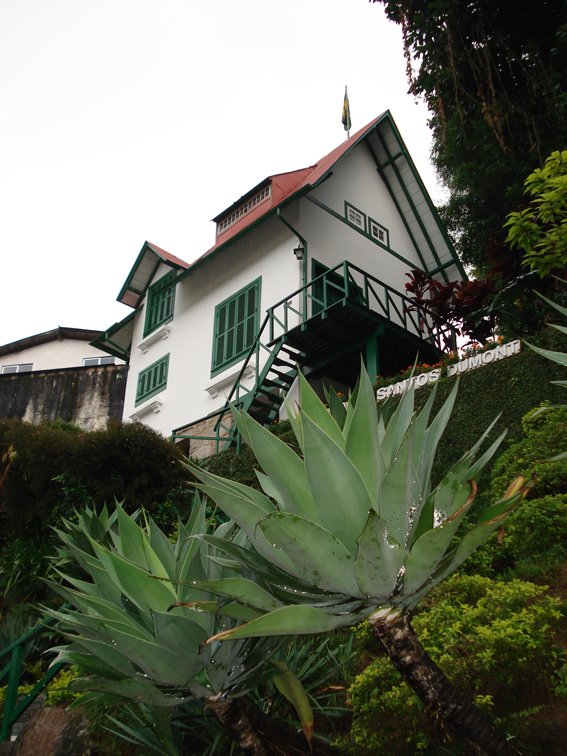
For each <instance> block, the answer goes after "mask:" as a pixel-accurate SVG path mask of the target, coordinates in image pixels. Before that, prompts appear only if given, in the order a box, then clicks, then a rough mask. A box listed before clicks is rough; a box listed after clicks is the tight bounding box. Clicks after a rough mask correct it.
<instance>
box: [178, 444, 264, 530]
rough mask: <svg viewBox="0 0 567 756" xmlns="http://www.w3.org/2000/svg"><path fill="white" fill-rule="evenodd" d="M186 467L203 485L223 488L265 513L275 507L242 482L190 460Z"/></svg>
mask: <svg viewBox="0 0 567 756" xmlns="http://www.w3.org/2000/svg"><path fill="white" fill-rule="evenodd" d="M270 435H272V434H270ZM186 467H188V468H189V469H190V470H191V472H192V473H193V475H194V476H195V477H196V478H198V479H199V480H200V481H201V482H202V483H204V484H205V485H208V486H213V487H214V488H218V489H223V490H224V491H226V492H227V493H230V494H232V495H235V496H240V497H242V498H243V499H248V500H249V501H251V502H252V503H253V504H255V505H256V506H257V507H258V508H259V509H261V510H263V511H264V512H265V513H266V514H269V513H270V512H273V511H274V509H275V507H274V505H273V503H272V502H271V501H270V500H269V499H268V498H267V497H266V496H264V494H262V493H261V492H260V491H256V489H255V488H251V487H250V486H246V485H244V483H238V482H236V481H234V480H228V479H227V478H223V477H222V476H221V475H215V474H214V473H210V472H209V471H208V470H203V469H202V468H200V467H197V466H196V465H194V464H193V463H192V462H187V463H186ZM197 532H201V533H204V532H205V530H204V529H203V530H201V531H197Z"/></svg>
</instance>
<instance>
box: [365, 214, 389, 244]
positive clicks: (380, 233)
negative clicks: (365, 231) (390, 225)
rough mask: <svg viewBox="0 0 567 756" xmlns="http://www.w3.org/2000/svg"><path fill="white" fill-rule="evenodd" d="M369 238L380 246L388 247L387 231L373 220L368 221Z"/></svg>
mask: <svg viewBox="0 0 567 756" xmlns="http://www.w3.org/2000/svg"><path fill="white" fill-rule="evenodd" d="M369 228H370V236H371V237H372V238H373V239H376V241H379V242H380V243H381V244H384V245H386V246H389V234H388V229H387V228H384V226H381V225H380V224H379V223H376V221H375V220H372V219H370V222H369Z"/></svg>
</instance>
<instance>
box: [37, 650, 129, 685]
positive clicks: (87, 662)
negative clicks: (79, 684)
mask: <svg viewBox="0 0 567 756" xmlns="http://www.w3.org/2000/svg"><path fill="white" fill-rule="evenodd" d="M73 648H75V647H74V646H56V647H55V648H51V649H50V652H56V653H57V655H56V656H55V658H54V659H52V661H51V664H50V667H53V666H54V665H55V664H59V663H60V662H62V663H63V664H71V665H75V666H76V667H79V668H80V669H81V670H82V671H83V672H87V673H89V674H92V675H97V676H98V675H100V676H101V677H105V678H110V679H113V680H123V679H124V674H123V673H122V672H119V671H118V670H116V669H114V668H112V667H109V666H108V665H107V664H105V663H104V662H103V661H101V660H100V659H98V658H97V657H96V656H93V655H92V654H86V653H84V652H81V651H75V650H72V649H73Z"/></svg>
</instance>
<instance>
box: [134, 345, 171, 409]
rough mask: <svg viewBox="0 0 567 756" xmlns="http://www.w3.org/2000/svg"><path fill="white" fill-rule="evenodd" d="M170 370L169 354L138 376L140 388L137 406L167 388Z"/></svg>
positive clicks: (137, 390)
mask: <svg viewBox="0 0 567 756" xmlns="http://www.w3.org/2000/svg"><path fill="white" fill-rule="evenodd" d="M168 368H169V354H166V356H165V357H162V358H161V359H160V360H158V361H157V362H154V363H153V365H150V366H149V367H147V368H146V369H145V370H142V371H141V372H140V374H139V375H138V386H137V388H136V404H140V403H141V402H145V401H146V399H149V398H150V397H152V396H155V395H156V394H159V392H160V391H163V390H164V388H165V387H166V386H167V372H168Z"/></svg>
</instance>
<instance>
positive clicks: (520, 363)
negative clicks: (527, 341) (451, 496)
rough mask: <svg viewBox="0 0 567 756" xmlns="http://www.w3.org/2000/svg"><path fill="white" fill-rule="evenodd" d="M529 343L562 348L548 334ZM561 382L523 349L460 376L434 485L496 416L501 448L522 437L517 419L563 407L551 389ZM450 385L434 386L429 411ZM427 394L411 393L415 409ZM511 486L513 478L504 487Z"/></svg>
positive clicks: (556, 369) (450, 381) (555, 371)
mask: <svg viewBox="0 0 567 756" xmlns="http://www.w3.org/2000/svg"><path fill="white" fill-rule="evenodd" d="M532 341H533V342H534V343H538V344H540V345H542V346H545V348H548V349H558V348H559V349H560V348H561V347H562V344H561V343H560V340H559V338H558V337H557V336H556V335H555V334H554V333H553V332H552V331H551V330H550V331H549V332H543V333H542V334H540V335H539V337H538V338H537V339H532ZM563 377H564V370H563V369H562V368H561V366H559V365H554V364H553V363H551V362H550V361H549V360H546V359H544V358H543V357H540V356H539V355H537V354H535V353H534V352H532V351H531V350H529V349H528V348H527V347H525V346H524V345H522V351H521V353H520V354H518V355H515V356H513V357H508V358H507V359H504V360H501V361H500V362H496V363H492V364H490V365H486V366H484V367H481V368H478V369H477V370H472V371H470V372H468V373H464V374H463V375H462V376H461V379H460V386H459V394H458V398H457V402H456V404H455V407H454V409H453V412H452V414H451V419H450V421H449V424H448V426H447V430H446V431H445V434H444V436H443V438H442V440H441V443H440V444H439V447H438V453H437V458H436V460H435V465H434V468H433V480H434V481H436V480H437V479H438V477H439V475H440V474H441V473H442V472H443V471H445V470H447V469H448V468H449V467H450V466H451V465H453V464H454V463H455V462H456V461H457V459H459V457H460V456H461V454H462V453H463V452H464V451H465V449H468V448H470V446H471V445H472V444H473V443H474V441H475V440H476V439H477V438H478V437H479V436H480V435H481V433H482V432H483V431H484V430H486V428H488V426H489V425H490V423H491V422H492V421H493V420H494V419H495V418H496V417H497V416H498V415H500V418H499V420H498V422H497V424H496V426H495V429H494V434H495V435H496V434H497V433H499V432H501V431H502V430H504V429H508V435H507V437H506V438H505V440H504V447H503V448H505V447H507V446H509V445H510V444H511V443H513V442H514V441H515V440H516V439H518V438H519V437H520V436H521V434H522V417H523V416H524V415H525V414H526V413H527V412H529V411H530V410H532V409H533V408H534V407H536V406H538V405H540V404H541V403H542V402H543V401H545V400H548V401H549V402H550V403H559V402H561V401H563V398H564V397H563V392H562V390H561V388H559V387H558V386H554V385H552V384H551V383H550V381H552V380H558V379H561V378H563ZM454 380H455V379H454V378H444V379H442V380H441V381H439V383H438V388H437V398H436V400H435V405H434V410H437V409H438V408H439V407H440V406H441V403H442V402H443V401H444V400H445V399H446V397H447V396H448V394H449V392H450V390H451V388H452V387H453V385H454ZM430 390H431V389H430V388H429V387H427V386H426V387H424V388H422V389H419V391H417V392H416V403H417V404H418V406H423V404H424V403H425V401H426V400H427V397H428V396H429V391H430ZM511 480H512V476H510V477H509V479H508V481H507V483H506V485H508V483H509V482H510V481H511ZM505 487H506V486H505Z"/></svg>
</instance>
